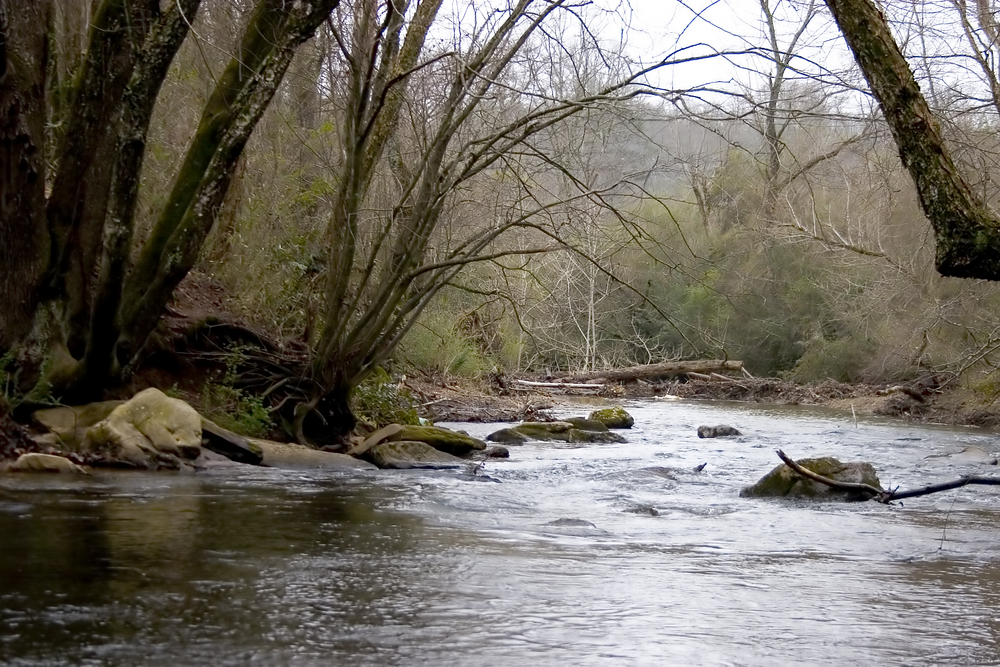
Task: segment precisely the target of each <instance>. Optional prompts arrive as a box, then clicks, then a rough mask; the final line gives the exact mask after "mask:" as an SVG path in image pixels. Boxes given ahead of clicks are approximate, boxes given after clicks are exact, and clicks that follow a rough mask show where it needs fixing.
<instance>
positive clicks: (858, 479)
mask: <svg viewBox="0 0 1000 667" xmlns="http://www.w3.org/2000/svg"><path fill="white" fill-rule="evenodd" d="M796 463H798V464H799V465H800V466H802V467H803V468H805V469H806V470H810V471H812V472H814V473H816V474H817V475H822V476H823V477H827V478H829V479H832V480H834V481H837V482H851V483H855V484H868V485H869V486H873V487H875V488H876V489H881V488H882V484H881V483H880V482H879V479H878V474H877V473H876V472H875V468H874V467H873V466H872V465H871V464H870V463H865V462H864V461H849V462H847V463H842V462H841V461H839V460H837V459H835V458H833V457H831V456H824V457H822V458H813V459H799V460H798V461H796ZM740 497H741V498H807V499H812V500H848V501H853V500H867V499H868V498H869V497H870V496H867V495H865V494H862V493H859V492H857V491H847V490H843V489H834V488H831V487H829V486H827V485H825V484H820V483H819V482H815V481H813V480H811V479H806V478H805V477H802V476H801V475H799V474H798V473H797V472H795V471H794V470H792V469H791V468H789V467H788V466H787V465H785V464H784V463H782V464H781V465H779V466H777V467H776V468H774V469H773V470H771V472H769V473H767V474H766V475H764V476H763V477H761V478H760V480H759V481H758V482H757V483H756V484H751V485H750V486H745V487H743V488H742V489H741V490H740Z"/></svg>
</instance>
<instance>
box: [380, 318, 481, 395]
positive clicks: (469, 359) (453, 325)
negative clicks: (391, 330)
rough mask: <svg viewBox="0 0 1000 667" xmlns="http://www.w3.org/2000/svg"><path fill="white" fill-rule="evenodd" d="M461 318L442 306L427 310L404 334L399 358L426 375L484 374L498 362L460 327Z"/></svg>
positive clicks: (470, 375)
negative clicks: (493, 360)
mask: <svg viewBox="0 0 1000 667" xmlns="http://www.w3.org/2000/svg"><path fill="white" fill-rule="evenodd" d="M460 321H461V318H460V317H456V316H455V315H454V314H453V313H450V312H448V311H447V310H446V309H445V308H441V307H439V308H438V309H436V310H434V311H432V312H429V313H426V314H425V315H424V316H423V317H421V318H420V320H419V321H418V322H417V324H416V325H415V326H414V327H413V328H412V329H410V331H409V332H408V333H407V334H406V336H404V337H403V340H402V342H401V343H400V345H399V352H398V354H397V358H399V359H401V360H402V361H403V362H404V364H405V365H406V366H409V367H410V368H412V369H413V370H414V371H418V372H422V373H426V374H431V375H457V376H459V377H465V378H479V377H482V376H483V375H484V374H486V373H488V372H489V371H491V370H492V369H493V368H494V366H495V364H494V363H493V362H492V361H491V360H490V359H489V358H488V357H487V355H486V354H485V353H484V352H483V351H482V350H481V349H480V348H479V346H477V345H476V343H475V342H474V341H472V340H471V339H470V338H469V336H468V335H467V333H466V332H464V331H462V330H461V327H460Z"/></svg>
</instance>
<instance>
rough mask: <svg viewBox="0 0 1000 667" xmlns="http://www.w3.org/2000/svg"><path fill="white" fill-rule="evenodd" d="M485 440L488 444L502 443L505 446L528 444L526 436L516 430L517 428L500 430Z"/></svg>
mask: <svg viewBox="0 0 1000 667" xmlns="http://www.w3.org/2000/svg"><path fill="white" fill-rule="evenodd" d="M486 439H487V440H488V441H489V442H502V443H503V444H505V445H523V444H524V443H526V442H528V436H526V435H524V434H523V433H521V432H520V431H518V430H517V427H510V428H502V429H500V430H499V431H493V432H492V433H490V434H489V435H488V436H486Z"/></svg>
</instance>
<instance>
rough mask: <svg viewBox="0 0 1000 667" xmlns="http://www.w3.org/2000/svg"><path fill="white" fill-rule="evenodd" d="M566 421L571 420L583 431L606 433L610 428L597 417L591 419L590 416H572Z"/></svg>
mask: <svg viewBox="0 0 1000 667" xmlns="http://www.w3.org/2000/svg"><path fill="white" fill-rule="evenodd" d="M564 421H567V422H569V423H570V424H572V425H573V426H575V427H576V428H578V429H580V430H581V431H595V432H597V433H604V432H605V431H607V430H608V427H607V426H605V424H604V422H602V421H598V420H596V419H590V418H589V417H570V418H569V419H565V420H564Z"/></svg>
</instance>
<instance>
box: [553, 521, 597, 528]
mask: <svg viewBox="0 0 1000 667" xmlns="http://www.w3.org/2000/svg"><path fill="white" fill-rule="evenodd" d="M545 525H546V526H575V527H579V528H597V526H595V525H594V524H592V523H590V522H589V521H584V520H583V519H556V520H555V521H549V522H548V523H547V524H545Z"/></svg>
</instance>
